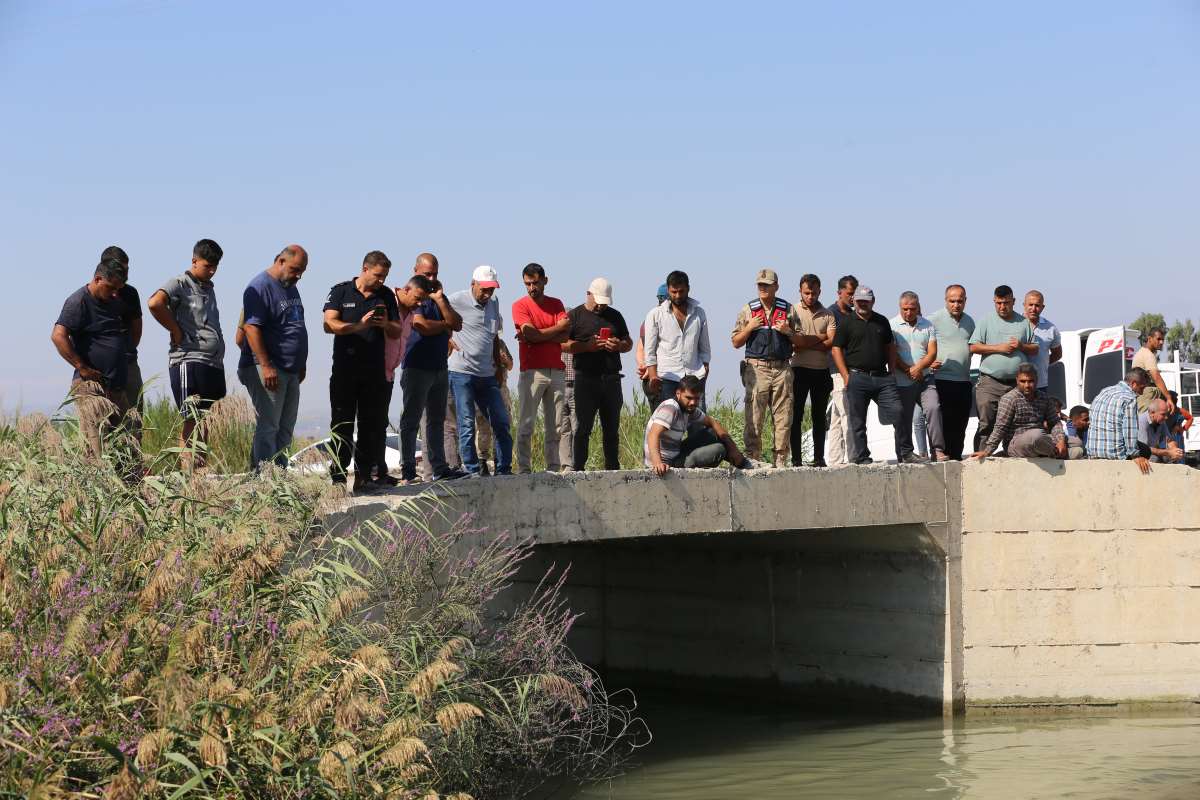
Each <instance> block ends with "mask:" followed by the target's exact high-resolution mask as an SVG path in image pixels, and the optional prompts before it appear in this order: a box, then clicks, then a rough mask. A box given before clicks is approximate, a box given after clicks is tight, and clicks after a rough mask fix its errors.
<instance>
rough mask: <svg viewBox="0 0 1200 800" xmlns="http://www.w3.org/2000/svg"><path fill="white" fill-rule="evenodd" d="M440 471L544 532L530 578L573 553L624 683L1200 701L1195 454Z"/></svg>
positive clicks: (1199, 514)
mask: <svg viewBox="0 0 1200 800" xmlns="http://www.w3.org/2000/svg"><path fill="white" fill-rule="evenodd" d="M451 490H452V491H453V494H450V493H449V492H450V491H451ZM439 491H444V492H446V495H445V499H446V501H447V503H448V504H449V506H450V508H451V509H452V513H453V514H454V515H455V516H456V515H457V512H459V511H473V512H475V513H476V514H478V515H479V519H480V521H482V522H484V523H486V524H487V525H488V526H489V527H490V528H491V529H492V530H509V531H512V532H513V533H515V534H516V535H518V536H522V537H530V538H531V539H532V540H533V541H535V542H536V543H537V544H538V548H537V557H536V558H534V559H531V560H530V562H529V563H527V565H526V567H525V569H524V571H523V573H522V575H521V576H520V578H519V581H518V584H517V586H516V587H515V592H514V596H515V597H516V596H520V594H521V592H522V591H525V592H527V591H528V590H529V588H530V587H531V586H532V585H533V583H536V581H537V580H538V579H539V578H540V577H541V576H542V575H543V574H544V572H545V570H546V568H547V567H548V566H549V565H550V564H552V563H557V564H558V565H560V566H562V565H565V564H568V563H569V564H570V565H571V571H570V578H569V581H568V583H567V592H568V595H569V598H570V602H571V606H572V608H573V609H574V610H576V611H578V612H581V613H582V614H583V616H582V618H581V619H580V620H579V622H578V623H577V627H576V629H575V630H574V631H573V634H572V640H571V644H572V646H573V647H574V649H575V651H576V653H577V654H578V655H579V656H580V657H581V658H582V659H583V660H585V661H586V662H588V663H590V664H592V665H594V666H595V667H597V668H598V669H600V670H601V671H603V672H605V673H606V674H608V675H609V676H610V679H612V680H615V681H617V682H618V683H620V682H622V681H636V682H638V683H641V684H643V685H644V684H645V683H647V682H663V683H668V684H670V685H677V684H678V683H679V681H681V680H684V679H686V680H689V681H693V680H694V681H704V682H706V683H707V684H709V685H711V686H713V687H717V688H727V689H730V690H736V691H747V690H749V691H752V692H755V693H760V694H761V693H766V695H767V696H768V697H773V696H791V697H797V698H807V699H808V700H809V701H812V700H820V701H830V700H833V701H837V702H839V703H840V702H844V701H846V700H852V701H854V700H857V701H865V702H882V703H895V704H901V705H917V706H922V707H925V708H936V709H940V710H942V711H943V712H944V713H947V714H950V713H964V712H967V711H985V710H997V709H1013V708H1017V709H1021V708H1029V707H1031V706H1039V707H1041V706H1047V707H1056V706H1057V707H1074V706H1113V705H1120V704H1138V705H1142V704H1186V705H1188V706H1189V707H1194V708H1200V705H1196V704H1200V472H1197V471H1195V470H1191V469H1188V468H1186V467H1182V466H1156V467H1155V469H1154V472H1153V474H1152V475H1150V476H1143V475H1141V474H1140V473H1139V472H1138V470H1137V468H1136V467H1135V466H1133V465H1132V464H1128V463H1113V462H1066V463H1064V462H1059V461H1050V460H1031V461H1026V460H1007V459H991V460H988V461H987V462H984V463H982V464H980V463H966V464H958V463H950V464H936V465H914V466H873V467H844V468H839V469H829V470H814V469H791V470H763V471H755V472H746V473H730V472H725V471H717V470H685V471H675V472H672V473H671V474H669V475H668V476H667V477H666V478H661V479H660V478H657V477H655V476H653V475H651V474H649V473H639V472H593V473H573V474H566V475H546V474H540V475H535V476H513V477H504V478H491V479H486V480H478V481H462V482H457V483H455V484H452V485H449V486H446V487H445V488H444V489H439ZM402 497H404V495H402V494H400V493H396V494H394V495H388V496H382V497H371V498H360V499H355V500H353V501H351V504H350V506H349V508H348V509H347V511H346V512H345V513H343V514H341V515H338V516H337V517H336V518H335V519H332V520H330V521H331V522H332V523H334V524H343V523H345V522H346V521H348V520H350V519H363V518H367V517H369V516H371V515H373V514H375V513H378V512H379V511H381V510H383V509H384V508H386V507H388V506H389V505H392V504H394V503H396V502H397V501H398V500H399V499H401V498H402Z"/></svg>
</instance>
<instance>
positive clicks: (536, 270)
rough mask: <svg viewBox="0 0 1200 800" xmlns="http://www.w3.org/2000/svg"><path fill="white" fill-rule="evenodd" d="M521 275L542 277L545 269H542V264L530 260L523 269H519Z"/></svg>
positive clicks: (544, 274) (544, 275)
mask: <svg viewBox="0 0 1200 800" xmlns="http://www.w3.org/2000/svg"><path fill="white" fill-rule="evenodd" d="M521 275H523V276H524V277H526V278H544V277H546V270H544V269H542V265H541V264H539V263H537V262H536V261H530V262H529V263H528V264H526V265H525V269H523V270H521Z"/></svg>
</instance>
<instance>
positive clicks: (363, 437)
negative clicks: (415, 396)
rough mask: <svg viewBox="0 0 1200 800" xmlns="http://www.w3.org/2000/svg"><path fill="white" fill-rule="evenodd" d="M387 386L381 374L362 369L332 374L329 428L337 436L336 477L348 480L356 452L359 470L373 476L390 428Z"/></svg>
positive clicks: (332, 473) (332, 466)
mask: <svg viewBox="0 0 1200 800" xmlns="http://www.w3.org/2000/svg"><path fill="white" fill-rule="evenodd" d="M386 386H387V382H386V381H384V380H383V377H382V376H381V375H380V376H372V377H368V376H366V375H362V374H361V372H360V371H358V370H351V369H347V370H334V372H333V375H332V376H331V377H330V379H329V416H330V420H329V430H330V432H331V435H332V437H333V463H332V464H330V467H329V472H330V476H331V477H332V478H333V479H334V480H343V481H344V480H346V468H347V467H348V466H350V454H351V452H353V453H354V469H355V471H356V472H357V473H358V474H359V475H360V476H361V477H362V478H363V479H368V478H370V477H371V470H372V469H373V468H374V467H375V464H376V463H377V461H378V458H379V455H380V452H381V450H382V448H383V442H384V432H385V431H386V430H387V403H386V402H384V390H385V387H386ZM356 423H357V428H358V435H357V436H355V427H356ZM352 440H353V445H351V441H352Z"/></svg>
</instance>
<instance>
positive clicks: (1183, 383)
mask: <svg viewBox="0 0 1200 800" xmlns="http://www.w3.org/2000/svg"><path fill="white" fill-rule="evenodd" d="M1139 347H1141V342H1140V339H1139V334H1138V332H1137V331H1136V330H1134V329H1132V328H1123V327H1121V326H1116V327H1112V328H1081V329H1080V330H1077V331H1063V332H1062V349H1063V352H1062V358H1061V359H1060V360H1059V361H1056V362H1054V363H1053V364H1051V365H1050V385H1049V387H1048V390H1049V392H1050V394H1051V395H1052V396H1054V397H1057V398H1058V399H1059V400H1061V401H1062V404H1063V411H1064V413H1065V412H1067V411H1070V409H1071V408H1072V407H1074V406H1080V405H1082V406H1090V405H1091V403H1092V399H1093V398H1095V396H1096V395H1097V394H1099V393H1100V392H1101V391H1102V390H1103V389H1106V388H1107V387H1109V386H1112V385H1113V384H1115V383H1117V382H1118V381H1121V380H1124V378H1125V372H1126V370H1128V369H1129V367H1130V366H1131V363H1130V362H1132V360H1133V355H1134V353H1136V352H1137V350H1138V348H1139ZM1160 355H1161V354H1160ZM1159 371H1160V372H1161V374H1162V376H1163V381H1164V382H1165V383H1166V384H1167V388H1168V389H1173V390H1174V391H1175V392H1177V393H1178V394H1179V404H1180V405H1181V406H1182V407H1183V408H1185V409H1187V410H1188V412H1189V413H1191V414H1195V413H1197V411H1200V364H1190V363H1186V362H1180V360H1179V353H1178V351H1176V352H1175V354H1174V360H1172V361H1167V362H1161V361H1160V363H1159ZM978 377H979V356H972V357H971V380H972V381H974V380H976V379H977V378H978ZM871 408H872V409H873V410H872V411H869V412H868V413H867V446H868V447H869V448H870V449H871V458H872V459H874V460H875V461H894V460H895V459H896V440H895V433H894V431H893V428H892V426H891V425H883V424H882V423H880V422H879V416H878V409H877V407H876V406H874V405H872V406H871ZM978 423H979V421H978V419H977V417H976V414H975V409H974V407H972V408H971V419H970V421H969V422H968V423H967V436H966V444H965V446H964V448H963V450H964V453H969V452H971V450H972V449H973V445H972V443H973V442H974V440H975V430H976V428H977V427H978ZM1185 437H1186V438H1185V439H1184V449H1185V450H1187V452H1189V453H1192V452H1195V451H1200V425H1193V426H1192V428H1191V430H1189V431H1188V432H1187V433H1186V434H1185ZM808 446H809V447H810V448H811V446H812V445H811V443H809V445H808Z"/></svg>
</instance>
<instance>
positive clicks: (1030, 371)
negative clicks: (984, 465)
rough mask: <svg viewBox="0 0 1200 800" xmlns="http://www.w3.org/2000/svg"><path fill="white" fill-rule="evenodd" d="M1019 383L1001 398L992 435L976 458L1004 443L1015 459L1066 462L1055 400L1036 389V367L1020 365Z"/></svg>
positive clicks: (986, 455)
mask: <svg viewBox="0 0 1200 800" xmlns="http://www.w3.org/2000/svg"><path fill="white" fill-rule="evenodd" d="M1016 380H1017V386H1016V388H1015V389H1010V390H1009V391H1008V392H1006V393H1005V394H1004V395H1003V396H1001V398H1000V402H999V403H998V404H997V406H996V421H995V424H994V425H993V426H992V432H991V434H989V435H988V438H987V441H986V442H984V444H983V447H982V449H980V450H979V451H978V452H977V453H975V454H974V456H973V457H974V458H978V459H979V460H980V461H982V460H983V459H985V458H987V457H988V456H990V455H991V454H992V453H994V452H995V451H996V448H998V447H999V446H1000V445H1001V443H1003V444H1004V445H1005V451H1006V452H1007V453H1008V455H1010V456H1014V457H1016V458H1066V457H1067V437H1066V435H1065V434H1064V433H1063V429H1062V426H1061V425H1059V424H1058V422H1059V420H1058V410H1057V408H1056V407H1055V405H1054V400H1053V399H1052V398H1051V397H1050V395H1048V394H1046V393H1045V392H1043V391H1042V390H1040V389H1038V388H1037V382H1038V373H1037V367H1035V366H1033V364H1028V363H1026V364H1021V365H1019V366H1018V367H1017V379H1016Z"/></svg>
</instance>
